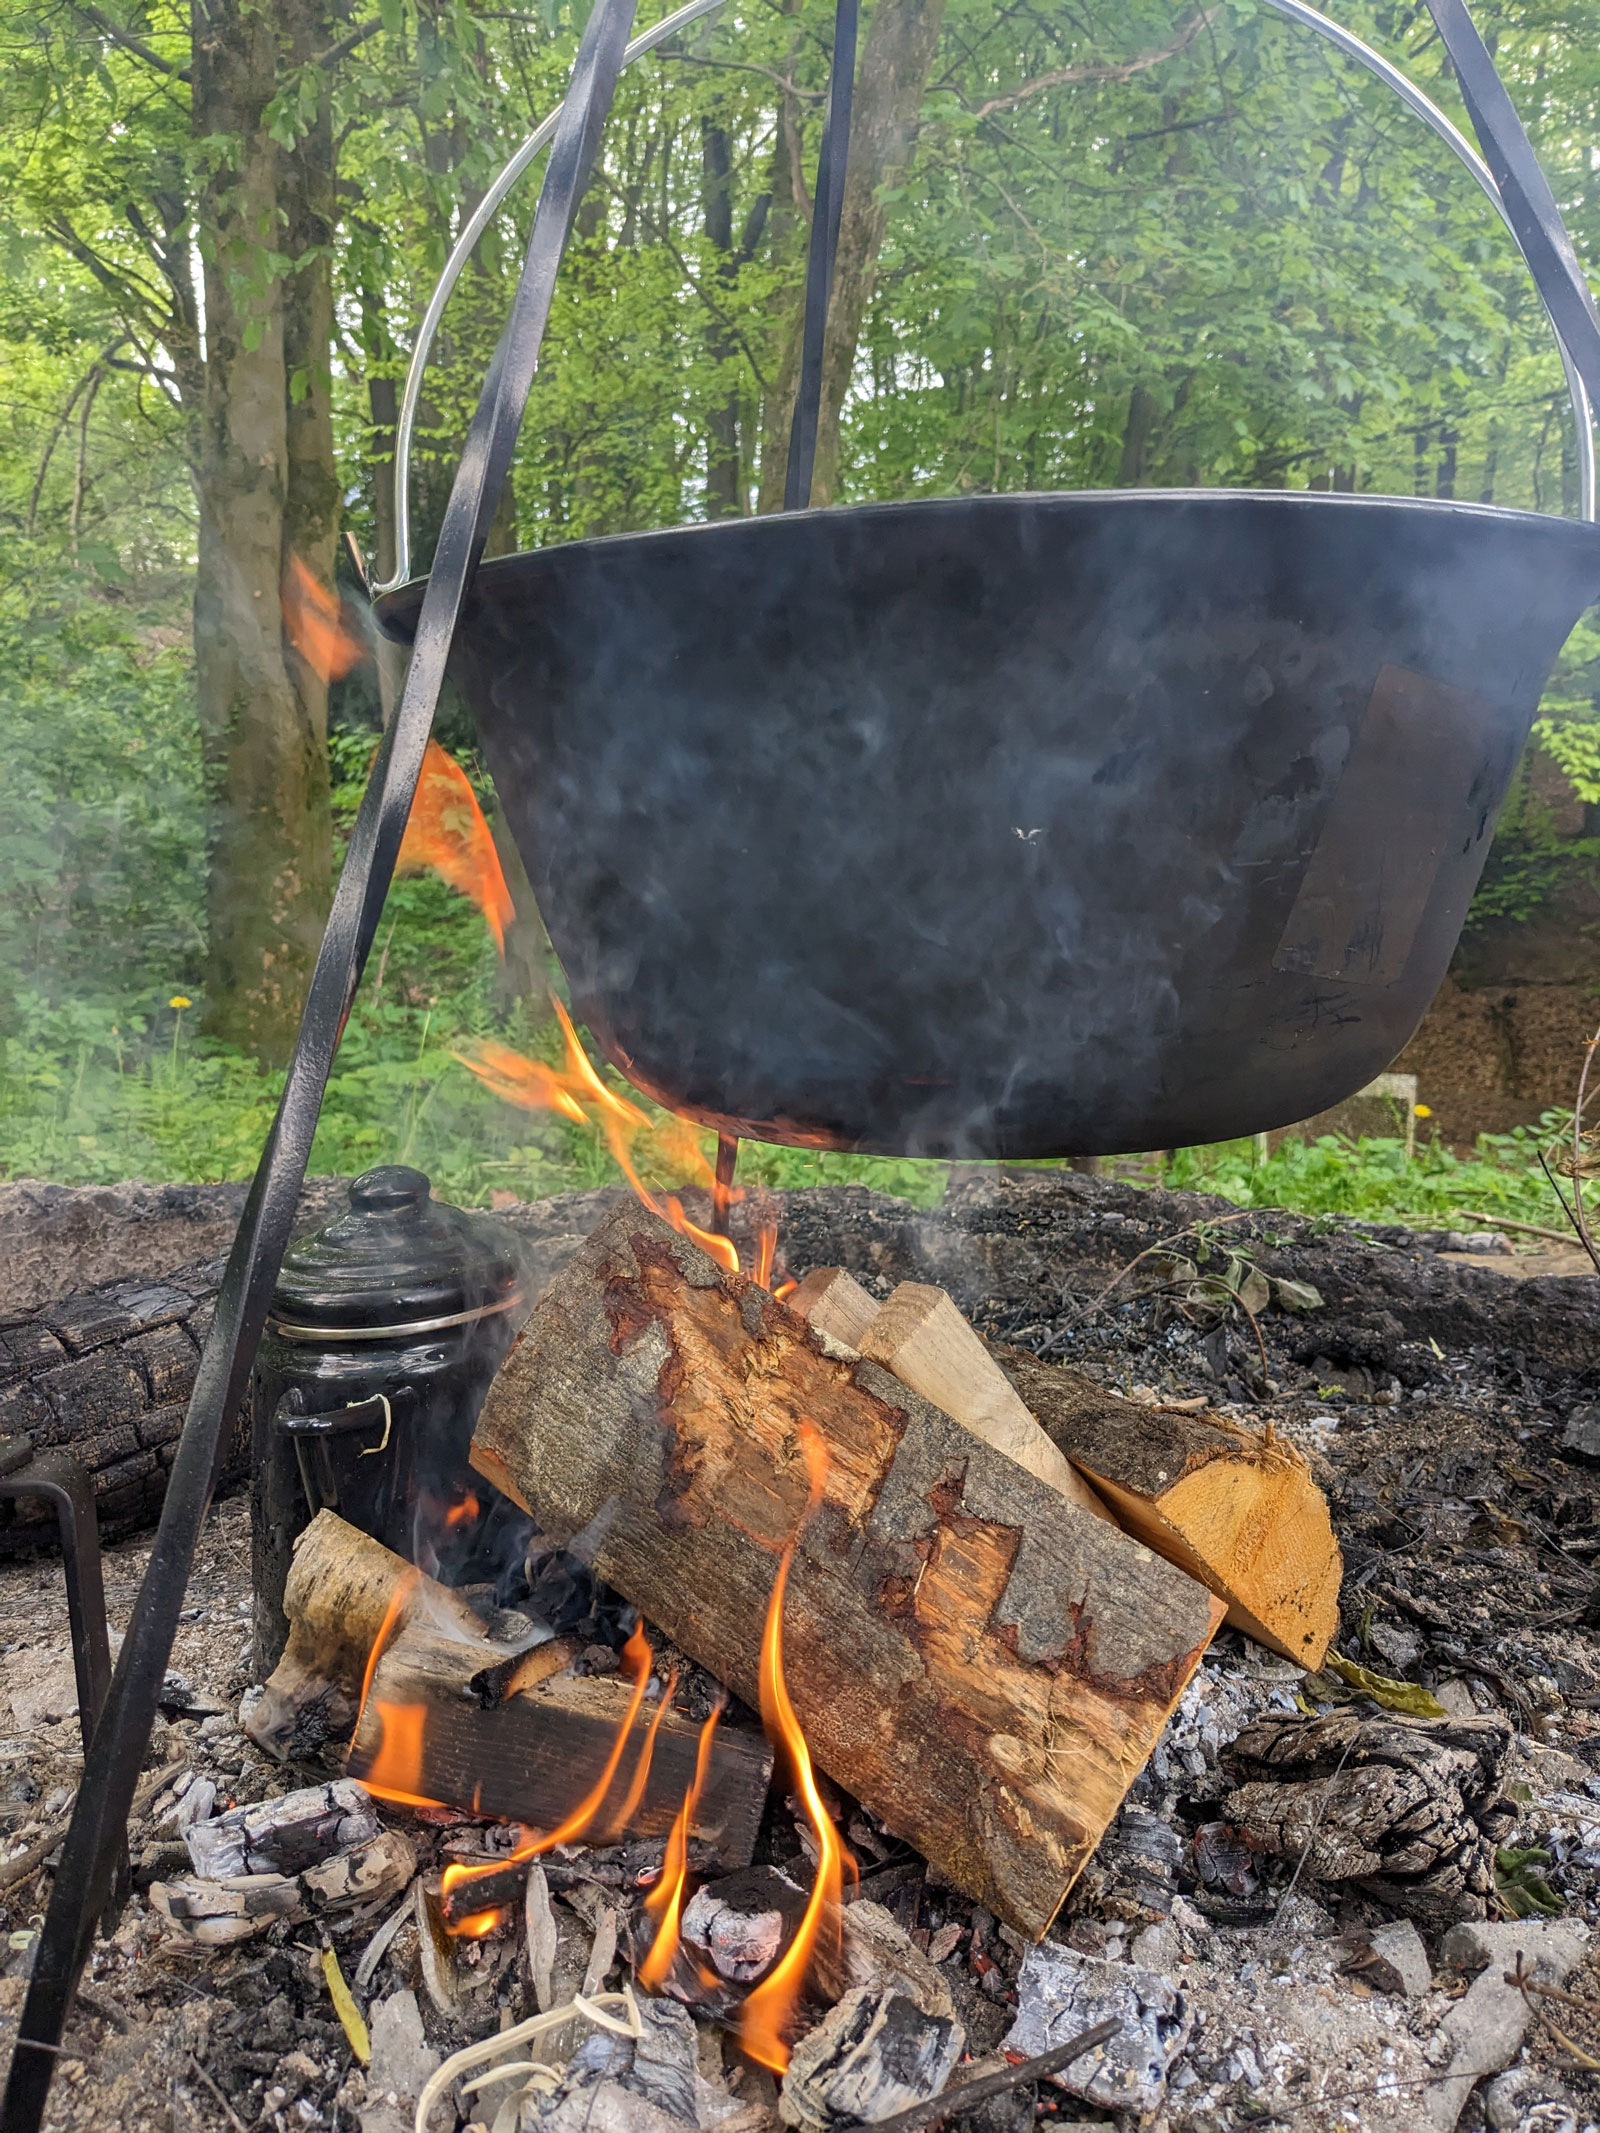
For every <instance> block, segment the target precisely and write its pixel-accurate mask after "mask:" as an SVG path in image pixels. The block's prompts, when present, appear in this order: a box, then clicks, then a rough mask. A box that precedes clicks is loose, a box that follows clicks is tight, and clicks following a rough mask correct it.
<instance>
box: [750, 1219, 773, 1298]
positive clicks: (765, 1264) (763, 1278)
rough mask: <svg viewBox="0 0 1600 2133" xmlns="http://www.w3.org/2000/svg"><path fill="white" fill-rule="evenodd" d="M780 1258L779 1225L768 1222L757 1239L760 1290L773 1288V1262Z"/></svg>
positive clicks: (757, 1283) (757, 1285)
mask: <svg viewBox="0 0 1600 2133" xmlns="http://www.w3.org/2000/svg"><path fill="white" fill-rule="evenodd" d="M777 1256H778V1225H777V1223H776V1222H773V1221H771V1220H768V1221H766V1222H763V1223H762V1225H761V1229H760V1232H759V1234H758V1236H757V1239H756V1271H755V1284H756V1287H757V1288H758V1289H770V1288H771V1286H772V1262H773V1260H774V1259H775V1258H776V1257H777Z"/></svg>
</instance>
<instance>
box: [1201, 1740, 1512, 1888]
mask: <svg viewBox="0 0 1600 2133" xmlns="http://www.w3.org/2000/svg"><path fill="white" fill-rule="evenodd" d="M1510 1745H1511V1728H1510V1726H1509V1725H1508V1724H1507V1723H1506V1722H1505V1721H1504V1720H1502V1719H1498V1718H1444V1719H1441V1718H1398V1717H1392V1716H1390V1715H1389V1714H1388V1713H1384V1714H1382V1715H1381V1716H1378V1717H1371V1718H1363V1717H1362V1716H1361V1715H1360V1714H1359V1712H1357V1711H1355V1710H1353V1709H1350V1710H1342V1711H1335V1712H1332V1713H1330V1714H1328V1715H1327V1716H1325V1717H1321V1718H1298V1717H1295V1718H1291V1717H1282V1718H1263V1719H1258V1720H1257V1721H1256V1723H1255V1724H1254V1725H1251V1726H1247V1727H1246V1728H1245V1730H1244V1731H1243V1732H1242V1733H1241V1734H1240V1735H1239V1737H1238V1739H1237V1740H1236V1741H1234V1742H1233V1744H1232V1745H1231V1746H1230V1747H1228V1748H1226V1749H1224V1750H1223V1756H1222V1764H1223V1768H1224V1770H1225V1771H1226V1772H1227V1773H1228V1775H1229V1776H1230V1777H1232V1778H1234V1779H1235V1780H1237V1781H1239V1782H1238V1784H1237V1788H1236V1790H1235V1791H1233V1792H1232V1793H1230V1794H1229V1795H1228V1798H1227V1800H1226V1801H1225V1802H1224V1810H1223V1811H1224V1813H1225V1814H1226V1815H1227V1818H1228V1821H1229V1823H1230V1824H1231V1825H1232V1826H1233V1829H1234V1831H1235V1833H1236V1834H1237V1835H1239V1836H1240V1837H1242V1839H1243V1841H1244V1842H1245V1843H1246V1844H1247V1845H1249V1846H1250V1847H1251V1848H1252V1849H1253V1850H1255V1851H1257V1852H1260V1853H1265V1854H1268V1855H1277V1856H1280V1857H1283V1858H1286V1859H1298V1858H1300V1857H1301V1855H1302V1854H1304V1857H1305V1861H1306V1872H1307V1875H1308V1876H1309V1877H1310V1878H1311V1879H1312V1880H1314V1881H1321V1882H1332V1883H1336V1884H1341V1883H1342V1884H1344V1885H1346V1886H1350V1887H1353V1888H1354V1889H1356V1890H1357V1891H1358V1892H1359V1893H1361V1894H1362V1895H1367V1896H1371V1897H1374V1898H1376V1899H1377V1900H1378V1901H1379V1902H1381V1903H1382V1904H1383V1905H1384V1906H1385V1907H1386V1908H1387V1909H1389V1910H1391V1911H1400V1912H1403V1913H1404V1914H1405V1915H1406V1916H1408V1917H1411V1918H1415V1919H1419V1920H1420V1921H1421V1922H1422V1923H1423V1924H1424V1925H1436V1926H1444V1925H1448V1924H1450V1923H1451V1922H1453V1921H1454V1920H1456V1919H1462V1918H1484V1917H1487V1916H1489V1915H1490V1910H1491V1907H1492V1906H1494V1905H1495V1903H1496V1894H1495V1871H1494V1870H1495V1853H1496V1850H1497V1848H1498V1847H1499V1846H1500V1845H1502V1844H1503V1843H1504V1842H1505V1841H1506V1838H1507V1837H1508V1836H1509V1835H1510V1833H1511V1829H1512V1827H1513V1825H1514V1824H1515V1822H1516V1818H1517V1807H1516V1803H1515V1802H1514V1801H1513V1800H1511V1799H1510V1798H1508V1797H1507V1795H1506V1793H1505V1790H1504V1785H1503V1779H1504V1773H1505V1762H1506V1755H1507V1752H1508V1750H1509V1748H1510Z"/></svg>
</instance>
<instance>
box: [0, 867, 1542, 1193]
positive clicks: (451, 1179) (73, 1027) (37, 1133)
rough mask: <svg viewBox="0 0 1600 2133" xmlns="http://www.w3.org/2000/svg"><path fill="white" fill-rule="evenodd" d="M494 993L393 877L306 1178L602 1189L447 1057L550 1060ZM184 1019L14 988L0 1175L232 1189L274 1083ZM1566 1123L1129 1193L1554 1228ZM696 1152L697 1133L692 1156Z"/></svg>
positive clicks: (813, 1156)
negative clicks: (1549, 1161) (422, 1173)
mask: <svg viewBox="0 0 1600 2133" xmlns="http://www.w3.org/2000/svg"><path fill="white" fill-rule="evenodd" d="M503 984H504V981H503V979H502V976H501V972H500V966H499V963H498V960H497V958H496V955H495V952H494V949H493V947H492V945H491V944H490V942H489V940H488V938H487V935H486V933H485V931H484V928H483V926H482V924H481V921H480V920H479V919H478V916H477V914H476V913H475V912H474V911H473V910H472V909H471V908H470V907H469V906H467V905H466V904H464V903H463V902H462V901H461V900H460V899H459V898H458V897H456V896H455V895H454V894H452V892H451V891H450V890H448V889H447V888H445V887H444V885H443V884H442V883H440V882H438V881H435V880H433V879H432V878H431V877H424V878H422V879H418V880H408V881H402V882H398V883H396V884H395V887H394V889H393V890H392V892H391V894H390V898H389V903H388V907H387V909H386V911H385V915H384V921H383V925H382V927H381V928H380V930H379V934H378V943H377V948H376V950H375V952H374V955H373V958H372V961H371V964H370V965H369V968H368V972H367V976H366V979H365V980H364V982H363V984H362V988H361V992H360V994H359V996H358V998H357V1002H356V1006H355V1010H354V1012H353V1013H352V1016H351V1019H350V1024H349V1027H348V1029H347V1030H346V1032H345V1037H344V1042H343V1044H342V1046H341V1047H340V1052H339V1057H338V1061H337V1063H336V1066H335V1071H334V1074H333V1078H332V1080H331V1081H330V1083H329V1087H328V1095H327V1101H326V1103H325V1104H324V1106H323V1112H322V1118H321V1123H320V1125H319V1128H318V1132H317V1139H316V1145H315V1148H314V1150H313V1153H312V1168H313V1170H314V1171H317V1172H321V1173H324V1174H328V1173H342V1174H349V1173H353V1172H355V1171H358V1170H362V1169H365V1168H368V1167H369V1166H370V1165H372V1164H374V1163H381V1162H408V1163H415V1164H416V1165H418V1167H420V1168H421V1169H424V1170H426V1171H427V1172H428V1173H429V1175H430V1176H431V1177H432V1179H433V1181H434V1184H435V1187H436V1189H437V1190H438V1192H439V1193H440V1195H441V1197H444V1198H448V1199H452V1200H455V1201H457V1202H458V1203H460V1204H463V1205H467V1206H485V1205H488V1204H490V1203H491V1201H492V1200H493V1198H494V1197H495V1196H496V1195H497V1194H510V1195H512V1196H514V1197H516V1198H518V1199H528V1198H540V1197H543V1196H545V1195H547V1194H550V1193H555V1192H567V1191H572V1190H575V1189H581V1188H584V1187H589V1186H596V1185H605V1184H613V1183H615V1182H617V1180H618V1177H619V1172H618V1169H617V1166H616V1163H615V1161H614V1159H613V1157H612V1154H611V1151H610V1149H609V1148H608V1146H607V1145H606V1142H605V1139H604V1137H603V1135H601V1134H600V1133H599V1132H598V1131H595V1130H592V1129H589V1128H586V1127H580V1126H578V1125H576V1124H573V1123H570V1122H569V1121H567V1120H565V1119H562V1118H560V1117H557V1116H555V1115H553V1114H550V1113H547V1112H539V1113H532V1112H527V1111H523V1110H519V1109H516V1108H514V1107H512V1106H510V1105H508V1104H506V1103H504V1102H503V1101H501V1100H500V1099H499V1098H498V1097H496V1096H494V1095H492V1094H491V1093H490V1092H489V1091H488V1090H487V1089H485V1088H484V1087H483V1086H482V1084H481V1083H480V1082H478V1081H477V1080H476V1079H475V1077H474V1076H473V1075H472V1074H471V1073H469V1072H468V1071H467V1069H466V1068H465V1067H464V1066H463V1065H462V1064H461V1063H460V1062H459V1060H458V1059H457V1058H456V1056H455V1054H456V1053H457V1052H458V1051H459V1050H461V1049H462V1048H463V1046H465V1045H467V1044H469V1043H470V1042H471V1041H472V1040H474V1039H478V1038H493V1039H495V1040H497V1041H499V1042H501V1043H504V1044H509V1045H511V1046H513V1047H515V1048H516V1049H517V1050H519V1051H522V1052H525V1053H528V1054H530V1055H532V1056H534V1057H538V1058H542V1059H544V1060H546V1061H547V1062H549V1063H550V1064H552V1065H558V1064H559V1063H560V1060H561V1043H560V1033H559V1031H558V1029H557V1028H556V1026H555V1024H554V1022H553V1020H552V1019H551V1017H550V1014H549V1010H548V1007H547V1005H546V1003H545V1002H544V1001H543V1000H542V999H540V1000H537V1001H529V1000H527V999H507V998H506V997H504V995H503ZM175 1001H181V1002H183V1003H184V1004H183V1005H174V1004H173V1003H174V1002H175ZM202 1007H203V1002H202V1001H201V1000H200V999H199V998H198V997H195V998H193V999H190V998H189V997H188V996H187V995H186V994H185V993H184V992H183V991H182V990H181V989H180V981H179V980H176V979H175V980H174V981H173V982H172V983H171V984H170V985H166V984H164V985H155V986H151V985H146V986H144V987H143V989H142V990H140V991H138V992H135V993H130V994H125V995H122V996H116V995H112V994H109V993H107V992H105V991H93V992H90V991H84V992H79V993H72V992H68V991H66V990H65V989H64V988H63V987H61V986H60V985H59V984H58V985H57V986H55V987H54V988H53V989H49V990H47V989H46V988H45V987H43V986H40V987H38V988H35V989H30V988H29V987H27V986H26V985H25V986H23V987H22V988H21V989H20V990H19V991H18V992H17V993H16V994H15V995H14V996H13V999H12V1000H11V1002H10V1003H8V1013H7V1016H6V1018H5V1022H4V1031H5V1034H4V1035H3V1036H0V1178H20V1177H34V1178H48V1179H51V1180H53V1181H55V1182H57V1183H60V1184H102V1183H109V1182H114V1181H116V1180H119V1179H124V1178H144V1179H149V1180H152V1181H172V1182H187V1183H206V1182H211V1181H215V1180H218V1179H225V1178H243V1177H248V1176H249V1174H250V1172H251V1171H252V1169H253V1168H254V1166H255V1162H256V1158H257V1156H258V1154H259V1152H260V1149H261V1145H262V1142H263V1140H264V1138H265V1136H266V1132H267V1129H268V1126H269V1125H270V1123H271V1120H272V1114H273V1110H274V1107H275V1105H276V1103H277V1098H278V1094H279V1091H280V1089H281V1087H282V1075H281V1074H280V1073H269V1072H263V1071H262V1070H260V1069H259V1068H258V1067H257V1066H256V1065H255V1063H254V1062H253V1061H251V1060H249V1059H246V1058H244V1057H242V1056H241V1055H240V1054H238V1053H236V1052H233V1051H230V1050H227V1049H224V1048H221V1047H218V1046H216V1045H212V1044H209V1043H208V1042H206V1041H205V1040H204V1039H203V1038H202V1037H200V1036H198V1035H197V1034H196V1031H197V1026H198V1023H199V1020H200V1015H201V1011H202ZM619 1086H621V1084H620V1083H619ZM647 1108H648V1107H647ZM659 1115H660V1114H657V1116H659ZM1563 1123H1564V1121H1563V1118H1562V1116H1561V1114H1559V1113H1554V1112H1552V1113H1549V1114H1547V1116H1546V1118H1545V1120H1544V1122H1543V1124H1542V1125H1541V1127H1540V1128H1538V1129H1534V1130H1520V1131H1518V1132H1515V1133H1510V1134H1495V1135H1485V1136H1484V1137H1483V1138H1482V1139H1481V1140H1480V1141H1479V1143H1478V1147H1477V1150H1476V1152H1475V1153H1474V1154H1473V1155H1472V1156H1471V1157H1458V1156H1456V1155H1454V1154H1452V1153H1451V1151H1450V1150H1449V1149H1448V1148H1446V1147H1445V1146H1443V1145H1442V1144H1438V1143H1432V1142H1428V1141H1423V1142H1420V1143H1419V1145H1418V1148H1417V1151H1416V1154H1415V1156H1414V1157H1413V1158H1412V1159H1411V1160H1410V1161H1408V1160H1407V1159H1406V1153H1405V1145H1404V1142H1403V1141H1401V1140H1399V1139H1363V1140H1360V1141H1355V1142H1351V1141H1347V1140H1340V1139H1335V1138H1334V1137H1332V1136H1328V1137H1325V1138H1323V1139H1321V1140H1318V1141H1315V1142H1313V1143H1311V1144H1309V1145H1307V1144H1304V1143H1301V1142H1299V1141H1286V1142H1285V1143H1284V1144H1283V1145H1282V1146H1281V1147H1280V1148H1278V1149H1277V1150H1276V1151H1275V1152H1274V1153H1273V1154H1272V1155H1271V1156H1270V1157H1268V1158H1266V1159H1265V1160H1259V1159H1258V1152H1257V1147H1256V1144H1255V1143H1254V1142H1252V1141H1248V1140H1247V1141H1236V1142H1227V1143H1224V1144H1222V1145H1220V1146H1217V1147H1212V1148H1189V1149H1182V1150H1179V1151H1178V1152H1177V1153H1175V1154H1174V1155H1172V1156H1170V1157H1168V1158H1167V1159H1166V1161H1165V1163H1164V1164H1163V1165H1156V1164H1154V1163H1153V1162H1152V1163H1151V1164H1147V1165H1146V1166H1144V1168H1143V1170H1142V1171H1141V1173H1140V1176H1139V1179H1138V1182H1141V1183H1152V1184H1165V1185H1168V1186H1172V1187H1181V1188H1186V1189H1190V1190H1198V1191H1205V1192H1215V1193H1220V1194H1222V1195H1223V1196H1224V1197H1226V1198H1227V1199H1230V1200H1233V1201H1236V1202H1237V1203H1239V1204H1240V1205H1242V1206H1255V1207H1282V1208H1286V1209H1291V1210H1294V1211H1296V1212H1299V1213H1302V1214H1309V1215H1330V1216H1335V1215H1346V1216H1356V1217H1360V1218H1364V1219H1366V1220H1369V1221H1382V1222H1395V1221H1399V1222H1410V1223H1413V1224H1420V1225H1428V1226H1439V1227H1458V1226H1462V1218H1463V1217H1464V1216H1466V1215H1467V1214H1468V1213H1469V1211H1470V1212H1472V1213H1473V1214H1480V1215H1481V1214H1487V1215H1490V1216H1494V1217H1506V1218H1511V1219H1514V1220H1520V1221H1525V1222H1532V1223H1538V1224H1544V1225H1547V1226H1550V1227H1552V1228H1555V1227H1559V1226H1560V1224H1561V1213H1560V1209H1559V1208H1558V1207H1557V1205H1556V1203H1555V1200H1554V1197H1553V1195H1552V1193H1551V1190H1550V1187H1549V1185H1548V1184H1547V1183H1546V1181H1545V1179H1544V1177H1543V1175H1542V1173H1541V1171H1540V1169H1539V1165H1538V1160H1537V1158H1538V1151H1539V1149H1540V1147H1541V1146H1546V1145H1548V1144H1549V1143H1550V1142H1551V1141H1552V1140H1553V1139H1554V1138H1555V1137H1556V1136H1557V1135H1558V1134H1559V1132H1560V1130H1561V1128H1562V1125H1563ZM711 1145H712V1144H711V1138H710V1136H709V1135H706V1136H704V1137H703V1139H702V1146H703V1148H704V1150H705V1151H707V1152H709V1151H710V1149H711ZM637 1153H638V1155H639V1157H640V1160H641V1163H642V1167H643V1169H644V1174H645V1176H646V1178H647V1180H648V1181H649V1182H650V1183H652V1184H659V1185H662V1186H666V1187H670V1186H672V1185H675V1184H679V1183H682V1182H684V1179H683V1171H682V1169H681V1167H678V1168H676V1169H675V1168H674V1167H673V1166H672V1165H671V1164H669V1163H666V1162H664V1161H662V1160H660V1159H659V1158H657V1157H655V1156H654V1155H653V1154H652V1150H651V1143H650V1140H649V1137H648V1136H644V1137H642V1138H641V1142H640V1145H639V1148H638V1150H637ZM739 1175H740V1179H741V1182H743V1183H745V1184H746V1185H767V1186H772V1187H789V1186H800V1185H820V1184H847V1183H848V1184H862V1185H867V1186H871V1187H873V1188H874V1189H876V1190H878V1191H880V1192H887V1193H894V1194H897V1195H899V1196H900V1197H902V1198H904V1199H907V1200H910V1201H913V1202H915V1203H916V1204H917V1205H919V1206H924V1207H926V1206H932V1205H934V1204H935V1203H936V1202H937V1201H938V1200H939V1199H940V1197H941V1196H942V1194H943V1192H944V1190H945V1187H946V1183H947V1179H948V1168H947V1166H946V1165H945V1164H943V1163H939V1162H923V1161H913V1160H909V1159H905V1160H899V1159H893V1158H889V1157H882V1156H852V1155H829V1154H818V1153H815V1152H812V1151H810V1150H805V1149H796V1148H776V1147H767V1146H763V1145H761V1144H759V1143H756V1142H746V1143H745V1144H744V1148H743V1151H742V1154H741V1158H740V1171H739Z"/></svg>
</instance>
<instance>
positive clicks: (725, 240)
mask: <svg viewBox="0 0 1600 2133" xmlns="http://www.w3.org/2000/svg"><path fill="white" fill-rule="evenodd" d="M700 161H701V169H702V172H703V174H704V184H705V203H706V206H705V214H706V236H707V237H708V238H709V240H710V242H711V244H712V246H713V248H714V249H715V251H716V253H717V260H718V265H717V274H716V281H715V287H716V290H717V292H718V294H719V296H720V295H723V294H725V293H726V292H727V290H728V288H729V285H730V282H731V280H732V271H731V270H732V266H733V147H732V143H731V142H730V141H729V139H728V130H727V128H726V127H725V126H718V125H716V124H714V123H713V121H712V120H710V119H709V118H707V119H702V120H701V122H700ZM706 342H707V347H708V350H709V353H710V355H711V359H712V361H713V362H715V363H717V364H719V365H723V366H725V365H727V364H728V363H729V362H730V361H731V359H732V356H733V348H732V345H731V343H730V341H729V337H728V332H727V329H726V327H724V326H723V325H722V324H721V323H720V321H719V320H717V319H716V318H713V319H712V321H711V326H710V330H709V332H708V333H707V335H706ZM743 511H744V490H743V484H742V483H741V481H740V478H739V396H738V394H737V393H736V392H731V391H730V392H729V393H728V394H727V396H726V397H725V398H723V399H719V400H717V401H716V402H715V403H714V404H713V406H712V408H711V411H710V413H709V414H708V416H707V417H706V516H707V518H738V517H740V516H741V515H742V513H743Z"/></svg>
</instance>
